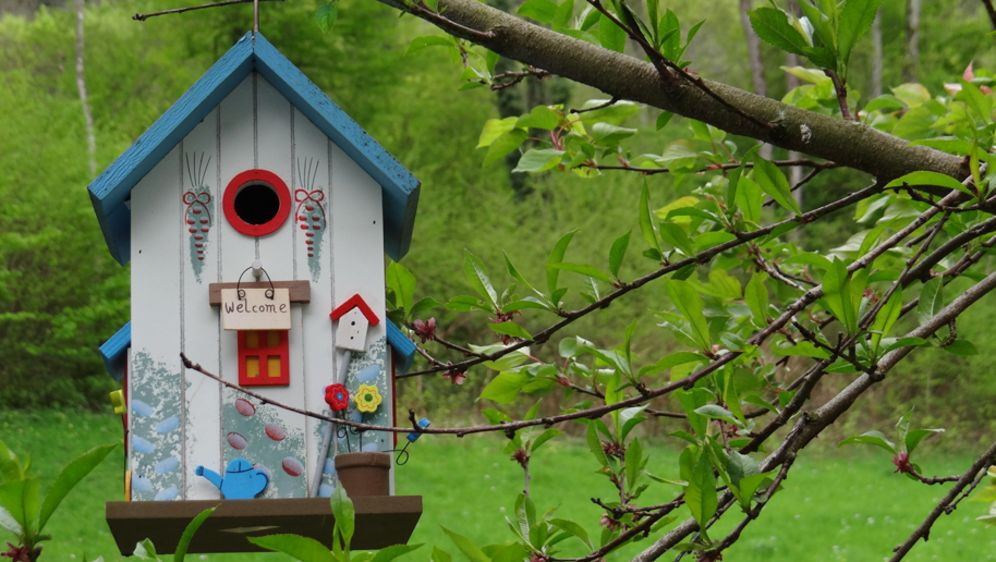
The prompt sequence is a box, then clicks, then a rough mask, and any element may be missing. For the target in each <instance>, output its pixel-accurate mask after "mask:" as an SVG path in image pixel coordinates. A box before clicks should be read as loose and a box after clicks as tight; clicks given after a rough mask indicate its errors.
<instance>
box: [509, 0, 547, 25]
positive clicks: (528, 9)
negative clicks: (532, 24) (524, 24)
mask: <svg viewBox="0 0 996 562" xmlns="http://www.w3.org/2000/svg"><path fill="white" fill-rule="evenodd" d="M517 12H518V13H519V15H520V16H522V17H524V18H529V19H532V20H535V21H537V22H539V23H547V24H548V23H551V22H552V21H553V18H554V16H555V15H556V14H557V3H556V2H554V0H526V1H525V2H523V3H522V5H521V6H519V9H518V10H517Z"/></svg>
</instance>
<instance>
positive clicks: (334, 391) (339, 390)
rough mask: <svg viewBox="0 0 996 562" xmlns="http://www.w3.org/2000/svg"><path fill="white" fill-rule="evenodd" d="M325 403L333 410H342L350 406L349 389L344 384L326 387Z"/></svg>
mask: <svg viewBox="0 0 996 562" xmlns="http://www.w3.org/2000/svg"><path fill="white" fill-rule="evenodd" d="M325 403H326V404H328V405H329V408H332V411H333V412H341V411H343V410H345V409H346V408H348V407H349V391H348V390H346V387H345V386H344V385H342V384H339V383H336V384H330V385H328V386H326V387H325Z"/></svg>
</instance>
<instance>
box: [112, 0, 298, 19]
mask: <svg viewBox="0 0 996 562" xmlns="http://www.w3.org/2000/svg"><path fill="white" fill-rule="evenodd" d="M259 1H260V2H283V1H284V0H259ZM252 2H253V0H222V1H220V2H211V3H209V4H199V5H197V6H185V7H183V8H170V9H168V10H160V11H158V12H146V13H144V14H135V15H133V16H131V19H133V20H135V21H145V20H147V19H149V18H154V17H156V16H166V15H169V14H182V13H185V12H193V11H195V10H206V9H208V8H220V7H222V6H231V5H233V4H249V3H252Z"/></svg>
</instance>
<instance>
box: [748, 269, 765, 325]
mask: <svg viewBox="0 0 996 562" xmlns="http://www.w3.org/2000/svg"><path fill="white" fill-rule="evenodd" d="M767 280H768V274H767V273H764V272H762V271H758V272H756V273H754V275H752V276H751V278H750V281H748V282H747V286H746V287H744V301H746V302H747V306H748V307H749V308H750V313H751V315H752V316H753V317H754V325H755V326H764V325H766V324H767V322H768V289H767V288H766V287H765V285H764V284H765V282H767Z"/></svg>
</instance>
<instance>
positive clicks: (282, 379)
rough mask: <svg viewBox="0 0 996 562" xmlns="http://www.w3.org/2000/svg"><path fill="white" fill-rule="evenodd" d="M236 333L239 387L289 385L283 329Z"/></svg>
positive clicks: (285, 340) (285, 335) (285, 333)
mask: <svg viewBox="0 0 996 562" xmlns="http://www.w3.org/2000/svg"><path fill="white" fill-rule="evenodd" d="M238 334H239V336H238V340H239V384H240V385H241V386H286V385H288V384H290V369H289V368H288V365H289V360H288V356H289V353H288V349H289V346H288V344H287V330H239V333H238ZM274 370H275V371H277V372H276V373H274V372H273V371H274Z"/></svg>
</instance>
